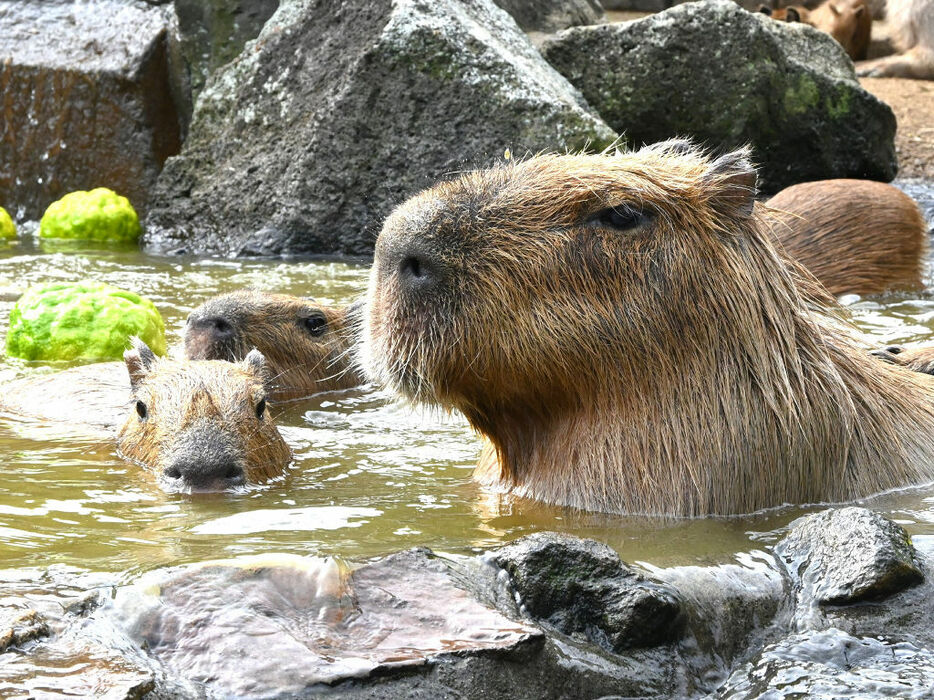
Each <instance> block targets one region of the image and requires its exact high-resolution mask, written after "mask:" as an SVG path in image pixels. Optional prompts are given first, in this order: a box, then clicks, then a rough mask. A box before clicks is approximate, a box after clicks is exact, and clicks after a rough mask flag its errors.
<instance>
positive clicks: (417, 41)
mask: <svg viewBox="0 0 934 700" xmlns="http://www.w3.org/2000/svg"><path fill="white" fill-rule="evenodd" d="M614 138H615V134H614V133H613V132H612V131H611V130H610V129H609V128H608V127H607V126H606V125H605V124H604V123H603V122H602V121H601V120H600V119H599V118H598V117H596V116H595V115H594V114H593V113H592V112H591V111H590V110H589V108H588V106H587V104H586V103H585V102H584V100H583V99H582V98H581V96H580V93H578V92H577V91H576V90H575V89H574V88H573V87H571V85H570V84H568V83H567V81H566V80H564V78H562V77H561V76H560V75H559V74H558V73H557V72H556V71H555V70H554V69H552V68H551V67H550V66H548V64H547V63H545V62H544V61H543V60H542V58H541V56H540V55H539V53H538V52H537V51H536V50H535V48H534V47H533V46H532V44H530V43H529V41H528V39H527V38H526V36H525V35H524V34H523V33H522V31H521V30H520V29H519V27H518V26H517V25H516V23H515V21H514V20H513V19H512V18H511V17H510V16H509V15H508V14H507V13H506V12H504V11H503V10H501V9H500V8H498V7H496V6H495V5H494V4H493V3H492V2H491V1H490V0H468V1H464V2H458V1H456V0H432V1H430V2H429V1H428V0H396V1H395V2H392V1H391V0H379V1H378V2H368V1H366V2H365V1H364V0H348V1H347V2H342V3H335V2H331V1H330V0H289V1H288V2H284V3H283V4H282V5H280V7H279V10H278V11H277V12H276V14H275V15H274V16H273V17H272V19H270V20H269V22H267V23H266V26H265V27H264V28H263V31H262V33H261V34H260V36H259V38H258V39H257V41H256V42H253V43H251V44H248V45H247V48H246V49H245V50H244V52H243V53H242V54H240V56H239V57H238V58H237V59H235V60H234V61H233V62H232V63H230V64H228V65H227V66H225V67H223V68H221V69H220V70H219V71H218V72H216V73H215V74H214V75H213V76H212V78H211V79H210V80H209V82H208V84H207V86H206V87H205V89H204V90H203V91H202V93H201V95H200V97H199V99H198V103H197V105H196V108H195V114H194V118H193V121H192V124H191V129H190V134H189V137H188V140H187V141H186V143H185V147H184V149H183V151H182V153H181V155H179V156H178V157H176V158H172V159H170V160H169V162H168V163H167V164H166V168H165V170H164V171H163V173H162V175H161V176H160V178H159V182H158V184H157V187H156V190H155V192H154V194H153V203H152V206H151V210H150V215H149V218H148V220H147V222H146V228H147V233H146V234H145V240H146V243H147V245H148V247H149V248H151V249H159V250H164V251H179V250H187V251H188V252H195V253H222V254H225V255H243V254H283V253H349V254H365V253H368V252H370V251H371V250H372V246H373V243H374V241H375V238H376V233H377V232H378V229H379V225H380V221H381V220H382V218H383V217H384V216H385V215H386V214H388V213H389V211H390V210H391V209H392V207H393V206H394V205H396V204H398V203H399V202H401V201H403V200H404V199H405V197H407V196H408V195H411V194H412V193H414V192H416V191H418V190H420V189H422V188H424V187H425V186H427V185H428V184H430V183H431V182H432V181H434V180H436V179H437V178H439V177H442V176H443V175H445V174H447V173H451V172H453V171H458V170H462V169H463V168H465V167H472V166H481V165H486V164H488V163H489V162H490V160H491V159H493V158H496V157H502V155H503V153H504V151H505V149H507V148H508V149H512V151H513V152H515V153H523V152H525V151H527V150H529V151H538V150H542V149H549V150H559V151H563V150H564V149H566V148H570V149H579V148H582V147H584V146H586V145H587V144H590V145H592V146H593V147H596V148H600V147H602V146H604V145H606V144H607V143H608V142H610V141H612V140H613V139H614Z"/></svg>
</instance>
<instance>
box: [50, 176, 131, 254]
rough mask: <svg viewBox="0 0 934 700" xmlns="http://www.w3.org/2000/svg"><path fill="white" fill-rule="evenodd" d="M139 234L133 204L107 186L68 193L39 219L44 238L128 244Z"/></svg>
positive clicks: (51, 205)
mask: <svg viewBox="0 0 934 700" xmlns="http://www.w3.org/2000/svg"><path fill="white" fill-rule="evenodd" d="M139 234H140V225H139V217H138V216H137V215H136V210H135V209H133V205H131V204H130V201H129V200H128V199H127V198H126V197H121V196H120V195H118V194H117V193H116V192H114V191H113V190H109V189H107V188H106V187H98V188H96V189H93V190H90V191H88V192H85V191H83V190H82V191H78V192H71V193H69V194H66V195H65V196H64V197H62V198H61V199H60V200H58V201H57V202H53V203H52V204H50V205H49V208H48V209H46V210H45V214H43V215H42V221H40V222H39V236H40V237H41V238H70V239H82V240H91V241H105V242H117V243H126V242H133V241H136V240H137V239H138V238H139Z"/></svg>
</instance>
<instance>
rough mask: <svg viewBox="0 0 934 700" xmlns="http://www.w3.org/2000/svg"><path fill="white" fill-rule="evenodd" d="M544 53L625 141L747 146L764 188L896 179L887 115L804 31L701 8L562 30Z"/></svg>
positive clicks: (718, 6) (840, 54)
mask: <svg viewBox="0 0 934 700" xmlns="http://www.w3.org/2000/svg"><path fill="white" fill-rule="evenodd" d="M542 52H543V54H544V56H545V58H546V59H547V60H548V61H549V62H550V63H551V64H552V65H553V66H555V67H556V68H557V69H558V70H559V71H560V72H561V73H562V74H563V75H564V76H565V77H566V78H567V79H568V80H569V81H570V82H571V83H572V84H574V85H575V87H577V88H578V89H580V91H581V92H582V93H583V95H584V97H585V98H586V99H587V100H588V102H589V103H590V104H591V105H592V106H593V107H594V109H596V110H597V112H598V113H599V114H600V116H602V117H603V118H604V119H605V120H606V121H607V123H608V124H609V125H610V126H611V127H613V128H614V129H616V130H617V131H619V132H620V133H624V134H625V136H626V138H627V139H629V141H630V142H632V143H635V144H640V143H652V142H655V141H661V140H663V139H667V138H671V137H674V136H688V137H692V138H694V139H696V140H697V141H699V142H702V143H704V144H706V145H708V146H710V147H712V148H716V149H732V148H736V147H739V146H742V145H744V144H746V143H749V144H751V145H752V146H753V150H754V157H755V159H756V160H757V162H758V163H759V164H760V165H761V168H760V178H761V183H760V185H761V187H762V189H763V190H765V191H768V192H774V191H777V190H780V189H782V188H784V187H787V186H789V185H792V184H794V183H796V182H805V181H810V180H822V179H828V178H843V177H854V178H863V179H874V180H882V181H886V182H888V181H889V180H891V179H892V178H893V177H894V176H895V172H896V169H897V164H896V156H895V144H894V137H895V116H894V115H893V113H892V110H891V109H889V107H888V106H887V105H886V104H884V103H883V102H881V101H879V100H878V99H877V98H875V97H874V96H873V95H871V94H870V93H868V92H866V91H865V90H863V89H862V88H861V87H860V85H859V83H858V82H857V80H856V75H855V73H854V71H853V64H852V63H851V62H850V59H849V58H848V57H847V55H846V54H845V53H844V51H843V49H842V48H841V47H840V46H839V44H837V43H836V42H835V41H834V40H833V39H831V38H830V37H829V36H828V35H826V34H823V33H822V32H819V31H817V30H816V29H814V28H813V27H809V26H807V25H804V24H800V23H786V22H776V21H774V20H771V19H769V18H768V17H766V16H765V15H761V14H758V13H750V12H747V11H745V10H743V9H742V8H740V7H739V6H738V5H736V4H735V3H733V2H731V1H730V0H705V1H704V2H693V3H689V4H686V5H680V6H678V7H676V8H673V9H671V10H667V11H665V12H662V13H660V14H657V15H653V16H651V17H646V18H644V19H641V20H636V21H634V22H627V23H625V24H613V25H600V26H596V27H576V28H573V29H568V30H566V31H564V32H561V33H560V34H558V35H556V36H555V37H553V38H551V39H549V40H547V41H546V42H545V43H544V45H543V46H542Z"/></svg>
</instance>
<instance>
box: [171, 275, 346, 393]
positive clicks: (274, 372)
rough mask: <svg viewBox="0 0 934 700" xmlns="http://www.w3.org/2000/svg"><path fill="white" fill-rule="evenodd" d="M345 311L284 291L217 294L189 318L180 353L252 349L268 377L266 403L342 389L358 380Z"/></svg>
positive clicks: (229, 354)
mask: <svg viewBox="0 0 934 700" xmlns="http://www.w3.org/2000/svg"><path fill="white" fill-rule="evenodd" d="M350 313H351V311H350V308H349V307H331V306H325V305H323V304H318V303H317V302H315V301H313V300H310V299H302V298H299V297H295V296H290V295H288V294H272V293H270V292H259V291H239V292H232V293H229V294H222V295H220V296H217V297H213V298H212V299H209V300H208V301H206V302H205V303H204V304H202V305H201V306H199V307H198V308H197V309H195V310H194V311H193V312H192V313H191V315H190V316H189V317H188V322H187V323H186V325H185V336H184V349H185V357H187V358H188V359H190V360H228V361H231V362H237V361H239V360H242V359H243V358H245V357H246V355H247V353H249V352H250V350H252V349H253V348H257V349H258V350H259V351H260V352H261V353H262V354H263V355H264V356H265V358H266V368H267V371H268V373H269V375H270V377H271V378H272V379H271V386H272V388H271V390H270V393H269V399H270V400H271V401H286V400H289V399H298V398H303V397H305V396H309V395H311V394H315V393H317V392H321V391H331V390H335V389H346V388H349V387H353V386H357V385H358V384H361V383H362V378H361V376H360V375H359V373H358V372H357V370H356V368H355V367H354V366H352V362H351V359H352V358H351V349H352V346H353V344H354V343H353V338H352V333H351V326H352V324H351V323H349V321H348V314H350Z"/></svg>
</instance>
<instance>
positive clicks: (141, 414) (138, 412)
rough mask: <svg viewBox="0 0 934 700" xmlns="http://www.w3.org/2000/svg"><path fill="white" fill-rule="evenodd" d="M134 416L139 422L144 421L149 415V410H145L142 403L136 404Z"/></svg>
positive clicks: (144, 405)
mask: <svg viewBox="0 0 934 700" xmlns="http://www.w3.org/2000/svg"><path fill="white" fill-rule="evenodd" d="M136 415H138V416H139V419H140V420H146V417H147V416H148V415H149V409H148V408H146V404H144V403H143V402H142V401H137V402H136Z"/></svg>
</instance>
